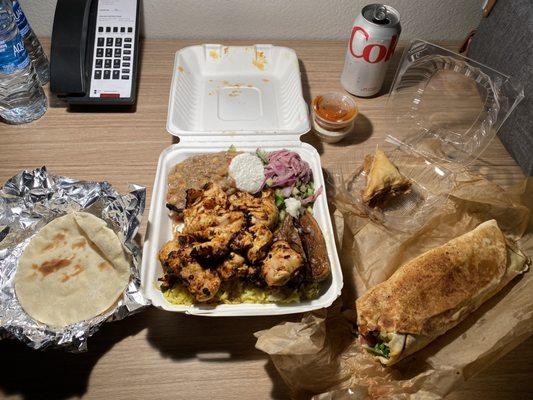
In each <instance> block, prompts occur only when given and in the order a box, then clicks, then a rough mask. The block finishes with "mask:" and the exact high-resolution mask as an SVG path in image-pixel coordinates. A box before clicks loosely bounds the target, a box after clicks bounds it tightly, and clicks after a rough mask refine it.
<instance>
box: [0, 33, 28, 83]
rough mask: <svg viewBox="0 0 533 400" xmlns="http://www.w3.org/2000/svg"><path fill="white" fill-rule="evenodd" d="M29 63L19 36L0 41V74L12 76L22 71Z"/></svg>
mask: <svg viewBox="0 0 533 400" xmlns="http://www.w3.org/2000/svg"><path fill="white" fill-rule="evenodd" d="M29 63H30V57H29V56H28V52H27V51H26V48H25V47H24V42H23V41H22V37H21V36H20V34H17V35H16V36H15V37H14V38H13V39H11V40H8V41H0V73H2V74H8V75H9V74H12V73H13V72H15V71H16V70H18V69H24V68H26V67H27V66H28V64H29Z"/></svg>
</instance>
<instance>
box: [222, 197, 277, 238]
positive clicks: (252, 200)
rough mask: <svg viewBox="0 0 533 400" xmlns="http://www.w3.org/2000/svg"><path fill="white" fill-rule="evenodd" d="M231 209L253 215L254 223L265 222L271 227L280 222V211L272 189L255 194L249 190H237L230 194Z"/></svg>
mask: <svg viewBox="0 0 533 400" xmlns="http://www.w3.org/2000/svg"><path fill="white" fill-rule="evenodd" d="M229 203H230V210H235V211H242V212H244V213H247V214H249V215H250V217H251V223H252V225H256V224H259V223H263V224H265V225H266V226H267V227H268V228H269V229H272V228H274V226H276V223H277V222H278V217H279V212H278V207H276V201H275V199H274V192H273V191H272V190H270V189H269V190H263V191H262V192H261V195H260V196H259V195H258V196H253V195H251V194H250V193H247V192H236V193H234V194H232V195H231V196H229Z"/></svg>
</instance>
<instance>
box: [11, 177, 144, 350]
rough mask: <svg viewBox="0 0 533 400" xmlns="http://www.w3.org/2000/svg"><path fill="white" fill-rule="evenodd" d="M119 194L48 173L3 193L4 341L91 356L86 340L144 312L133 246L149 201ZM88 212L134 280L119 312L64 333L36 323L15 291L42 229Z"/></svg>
mask: <svg viewBox="0 0 533 400" xmlns="http://www.w3.org/2000/svg"><path fill="white" fill-rule="evenodd" d="M130 190H131V191H130V192H129V193H127V194H124V195H122V194H120V193H118V192H117V191H116V190H115V189H114V188H113V187H112V186H111V185H110V184H109V183H107V182H89V181H80V180H76V179H71V178H67V177H64V176H55V175H52V174H50V173H49V172H48V171H47V170H46V168H45V167H42V168H38V169H35V170H33V171H23V172H21V173H20V174H18V175H16V176H14V177H13V178H11V179H9V180H8V181H7V182H6V183H5V185H4V186H3V187H2V188H1V189H0V338H6V337H11V338H16V339H19V340H20V341H22V342H24V343H26V344H27V345H28V346H30V347H32V348H34V349H45V348H48V347H65V348H67V349H68V350H69V351H74V352H77V351H85V350H87V339H88V338H89V337H90V336H91V335H92V334H93V333H95V332H96V331H97V330H98V329H99V327H100V325H102V324H103V323H104V322H106V321H114V320H119V319H122V318H125V317H127V316H128V315H130V314H133V313H135V312H138V311H140V310H141V309H142V308H144V307H146V306H147V305H148V304H149V302H148V300H146V299H145V298H144V297H143V295H142V293H141V280H140V276H139V268H140V263H141V247H140V245H139V244H138V243H136V242H135V235H136V233H137V230H138V229H139V225H140V222H141V218H142V214H143V211H144V206H145V200H146V188H144V187H143V186H139V185H131V187H130ZM81 210H83V211H85V212H88V213H91V214H94V215H96V216H97V217H99V218H102V219H103V220H105V221H106V222H107V223H108V226H109V227H110V228H111V229H113V230H114V231H115V233H116V234H117V235H118V237H119V239H120V241H121V242H122V244H123V246H124V248H125V249H126V251H127V252H128V253H129V254H130V255H131V260H132V264H131V278H130V283H129V284H128V287H127V288H126V289H125V291H124V294H123V296H122V298H121V299H119V301H118V302H117V304H116V306H115V307H114V308H112V309H110V310H109V311H107V312H106V313H104V314H101V315H99V316H98V317H95V318H93V319H91V320H87V321H82V322H79V323H76V324H73V325H70V326H68V327H66V328H63V329H61V330H52V328H50V327H48V326H47V325H44V324H42V323H40V322H37V321H35V320H34V319H32V318H31V317H30V316H28V315H27V314H26V313H25V312H24V310H23V309H22V307H21V306H20V304H19V302H18V300H17V296H16V294H15V288H14V277H15V272H16V269H17V264H18V260H19V258H20V256H21V255H22V253H23V252H24V249H25V248H26V246H27V245H28V243H29V242H30V240H31V238H32V237H33V235H34V234H36V233H37V232H38V231H39V230H40V229H41V228H42V227H43V226H45V225H46V224H47V223H49V222H50V221H52V220H53V219H55V218H58V217H61V216H63V215H65V214H66V213H68V212H73V211H81Z"/></svg>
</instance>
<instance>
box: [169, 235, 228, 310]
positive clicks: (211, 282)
mask: <svg viewBox="0 0 533 400" xmlns="http://www.w3.org/2000/svg"><path fill="white" fill-rule="evenodd" d="M193 242H194V238H193V237H192V236H189V235H184V234H179V235H178V236H177V237H176V238H175V239H174V240H171V241H169V242H167V243H166V244H165V245H164V246H163V247H162V248H161V250H160V251H159V261H160V262H161V265H162V266H163V269H164V271H165V283H166V285H167V286H168V287H170V286H171V285H172V284H173V283H174V282H176V281H179V282H181V283H182V284H183V285H184V286H186V287H187V288H188V290H189V292H190V293H191V294H192V295H193V296H194V297H195V298H196V300H198V301H200V302H205V301H209V300H211V299H212V298H213V297H214V296H215V295H216V293H217V292H218V290H219V288H220V283H221V279H220V277H219V276H218V274H216V272H213V271H211V270H210V269H205V268H203V267H202V266H201V265H200V264H199V263H198V262H197V261H195V260H194V259H193V257H192V256H191V251H192V247H190V245H191V244H192V243H193Z"/></svg>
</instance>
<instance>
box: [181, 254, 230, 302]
mask: <svg viewBox="0 0 533 400" xmlns="http://www.w3.org/2000/svg"><path fill="white" fill-rule="evenodd" d="M180 278H181V282H182V283H183V285H184V286H186V287H187V289H188V290H189V292H190V293H191V294H192V295H193V296H194V297H195V298H196V300H198V301H200V302H205V301H209V300H211V299H212V298H213V297H215V295H216V294H217V292H218V290H219V289H220V283H221V280H220V276H218V274H217V273H216V272H215V271H212V270H210V269H208V268H203V267H202V266H201V265H200V264H198V263H197V262H196V261H190V262H188V263H187V264H186V265H184V267H183V268H182V270H181V273H180Z"/></svg>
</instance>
